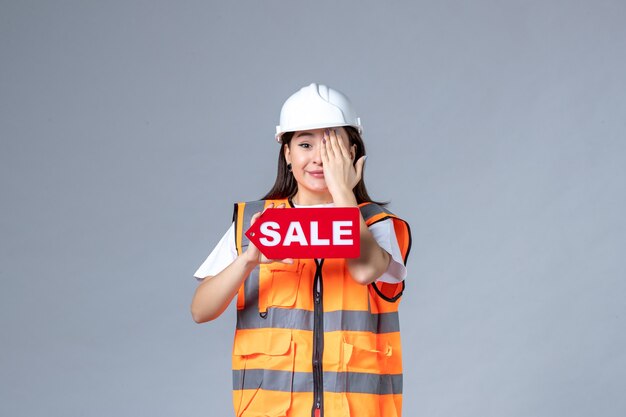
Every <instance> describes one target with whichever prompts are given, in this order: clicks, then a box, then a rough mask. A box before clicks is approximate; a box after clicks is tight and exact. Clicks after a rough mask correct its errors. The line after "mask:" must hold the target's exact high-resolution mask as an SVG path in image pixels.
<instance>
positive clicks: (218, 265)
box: [193, 222, 237, 281]
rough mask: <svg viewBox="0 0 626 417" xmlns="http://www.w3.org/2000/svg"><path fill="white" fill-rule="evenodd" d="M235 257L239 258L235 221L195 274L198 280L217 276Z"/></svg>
mask: <svg viewBox="0 0 626 417" xmlns="http://www.w3.org/2000/svg"><path fill="white" fill-rule="evenodd" d="M235 259H237V247H236V246H235V223H234V222H233V224H231V225H230V227H229V228H228V230H227V231H226V233H225V234H224V236H222V239H221V240H220V241H219V242H218V244H217V246H215V248H214V249H213V251H212V252H211V253H210V254H209V256H208V257H207V258H206V259H205V261H204V262H203V263H202V265H200V268H198V270H197V271H196V273H195V274H193V276H194V277H196V279H197V280H198V281H202V280H203V279H204V278H205V277H207V276H215V275H217V274H219V273H220V272H222V271H223V270H224V268H226V267H227V266H228V265H230V264H231V263H232V262H233V261H234V260H235Z"/></svg>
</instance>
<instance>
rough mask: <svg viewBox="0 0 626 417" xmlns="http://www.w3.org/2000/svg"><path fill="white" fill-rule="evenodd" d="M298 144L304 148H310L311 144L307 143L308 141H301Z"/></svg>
mask: <svg viewBox="0 0 626 417" xmlns="http://www.w3.org/2000/svg"><path fill="white" fill-rule="evenodd" d="M298 146H300V147H301V148H304V149H309V148H311V145H310V144H308V143H301V144H299V145H298Z"/></svg>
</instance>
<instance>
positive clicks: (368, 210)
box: [359, 203, 394, 222]
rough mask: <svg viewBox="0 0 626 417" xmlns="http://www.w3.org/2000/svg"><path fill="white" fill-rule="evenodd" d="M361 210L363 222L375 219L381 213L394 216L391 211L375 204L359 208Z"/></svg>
mask: <svg viewBox="0 0 626 417" xmlns="http://www.w3.org/2000/svg"><path fill="white" fill-rule="evenodd" d="M359 209H360V210H361V215H362V216H363V220H365V221H366V222H367V220H368V219H369V218H371V217H374V216H376V215H377V214H380V213H386V214H391V215H394V214H393V213H392V212H391V211H389V210H387V209H386V208H384V207H382V206H379V205H378V204H374V203H369V204H366V205H364V206H361V207H359Z"/></svg>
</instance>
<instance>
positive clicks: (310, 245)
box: [246, 207, 361, 259]
mask: <svg viewBox="0 0 626 417" xmlns="http://www.w3.org/2000/svg"><path fill="white" fill-rule="evenodd" d="M360 226H361V223H360V213H359V209H358V208H357V207H327V208H285V209H275V208H269V209H267V210H265V211H264V212H263V214H262V215H261V216H260V217H259V218H258V219H257V220H256V222H255V223H254V224H253V225H252V227H250V229H248V230H247V231H246V236H247V237H248V239H250V241H251V242H252V243H254V245H255V246H256V247H257V248H259V250H260V251H261V253H262V254H263V255H265V256H266V257H267V258H268V259H284V258H358V257H359V255H360V252H361V245H360V243H361V239H360Z"/></svg>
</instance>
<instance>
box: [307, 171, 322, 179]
mask: <svg viewBox="0 0 626 417" xmlns="http://www.w3.org/2000/svg"><path fill="white" fill-rule="evenodd" d="M308 173H309V175H311V176H312V177H315V178H324V171H308Z"/></svg>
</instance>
